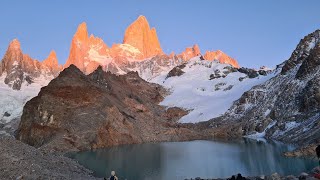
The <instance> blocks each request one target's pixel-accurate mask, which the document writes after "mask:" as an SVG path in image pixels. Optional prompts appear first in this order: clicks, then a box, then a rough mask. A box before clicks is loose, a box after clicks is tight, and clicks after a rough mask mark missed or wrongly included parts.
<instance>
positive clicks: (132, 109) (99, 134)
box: [16, 65, 204, 151]
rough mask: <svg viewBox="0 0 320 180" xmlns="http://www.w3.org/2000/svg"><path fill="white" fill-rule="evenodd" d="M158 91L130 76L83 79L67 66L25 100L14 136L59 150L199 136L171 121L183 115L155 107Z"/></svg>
mask: <svg viewBox="0 0 320 180" xmlns="http://www.w3.org/2000/svg"><path fill="white" fill-rule="evenodd" d="M162 92H163V93H164V89H163V88H162V87H161V86H159V85H156V84H150V83H148V82H146V81H144V80H142V79H141V78H140V77H139V76H138V74H137V73H135V72H129V73H128V74H126V75H123V76H117V75H114V74H111V73H106V72H105V71H103V70H102V68H101V67H99V68H98V69H97V70H96V71H94V72H93V73H91V74H89V75H84V74H83V73H82V72H81V71H80V70H79V69H78V68H76V66H74V65H71V66H70V67H68V68H66V69H65V70H63V71H62V72H61V73H60V75H59V76H58V77H57V78H56V79H54V80H52V81H51V82H50V83H49V85H48V86H46V87H43V88H42V89H41V91H40V93H39V95H38V96H37V97H35V98H33V99H31V100H30V101H29V102H27V104H26V105H25V107H24V110H23V115H22V117H21V122H20V125H19V128H18V130H17V136H16V137H17V139H19V140H21V141H23V142H25V143H28V144H30V145H32V146H35V147H41V146H42V147H44V148H47V149H49V150H59V151H68V150H79V149H90V148H100V147H107V146H114V145H120V144H132V143H142V142H153V141H181V140H190V139H200V138H204V135H201V134H200V133H197V132H195V131H194V130H191V129H189V128H185V127H182V126H179V125H178V124H176V123H175V121H176V119H178V118H179V117H177V116H182V115H185V113H182V112H178V111H177V110H175V112H174V113H173V111H171V110H170V112H167V111H166V110H165V108H164V107H162V106H159V105H157V104H158V103H159V102H160V101H161V100H162V99H163V97H162V94H161V93H162Z"/></svg>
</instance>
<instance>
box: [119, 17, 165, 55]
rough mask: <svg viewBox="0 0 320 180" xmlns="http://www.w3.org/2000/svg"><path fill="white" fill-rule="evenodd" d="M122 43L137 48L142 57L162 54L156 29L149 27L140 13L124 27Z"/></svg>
mask: <svg viewBox="0 0 320 180" xmlns="http://www.w3.org/2000/svg"><path fill="white" fill-rule="evenodd" d="M123 44H130V45H131V46H133V47H136V48H137V49H139V51H140V52H141V53H142V54H143V58H149V57H153V56H155V55H158V54H163V51H162V49H161V46H160V42H159V40H158V36H157V32H156V29H155V28H152V29H150V26H149V23H148V21H147V18H146V17H144V16H142V15H140V16H139V17H138V19H137V20H135V21H134V22H133V23H132V24H130V26H129V27H128V28H127V29H126V31H125V35H124V39H123Z"/></svg>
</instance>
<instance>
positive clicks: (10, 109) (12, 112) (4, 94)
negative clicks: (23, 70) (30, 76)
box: [0, 75, 49, 124]
mask: <svg viewBox="0 0 320 180" xmlns="http://www.w3.org/2000/svg"><path fill="white" fill-rule="evenodd" d="M5 77H6V76H5V75H2V76H1V77H0V92H1V93H0V99H1V101H0V124H8V123H10V122H11V121H12V120H16V119H20V117H21V115H22V110H23V107H24V105H25V103H26V102H27V101H29V100H30V99H31V98H33V97H35V96H37V94H38V93H39V91H40V89H41V87H43V86H45V85H47V84H48V82H49V80H47V79H46V78H45V77H43V76H41V77H39V78H37V79H34V80H33V81H34V83H32V84H28V83H25V84H23V85H22V86H21V90H19V91H17V90H13V89H12V88H10V87H9V86H8V85H6V84H5V83H4V78H5Z"/></svg>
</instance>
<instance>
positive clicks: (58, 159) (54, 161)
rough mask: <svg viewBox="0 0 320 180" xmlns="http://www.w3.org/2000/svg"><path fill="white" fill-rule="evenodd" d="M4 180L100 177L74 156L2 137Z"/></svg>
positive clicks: (0, 162)
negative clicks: (54, 153)
mask: <svg viewBox="0 0 320 180" xmlns="http://www.w3.org/2000/svg"><path fill="white" fill-rule="evenodd" d="M0 144H1V146H0V179H48V178H50V179H96V178H95V177H93V176H92V175H91V172H90V171H89V170H87V169H85V168H84V167H82V166H81V165H79V164H78V163H76V162H75V161H73V160H72V159H69V158H67V157H63V156H59V155H53V154H52V153H45V152H42V151H40V150H39V149H36V148H34V147H32V146H29V145H27V144H24V143H22V142H20V141H17V140H15V139H14V138H12V137H1V138H0Z"/></svg>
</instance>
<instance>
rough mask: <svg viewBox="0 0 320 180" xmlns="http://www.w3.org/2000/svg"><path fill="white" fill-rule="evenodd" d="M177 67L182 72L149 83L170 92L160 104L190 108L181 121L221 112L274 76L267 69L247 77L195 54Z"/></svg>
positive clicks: (207, 116) (204, 118)
mask: <svg viewBox="0 0 320 180" xmlns="http://www.w3.org/2000/svg"><path fill="white" fill-rule="evenodd" d="M181 70H182V71H183V72H184V73H183V74H182V75H181V76H172V77H167V74H168V73H162V74H161V75H159V76H157V77H155V78H153V79H152V80H151V82H154V83H158V84H161V85H163V86H165V87H166V88H168V89H169V90H170V91H171V94H170V95H168V96H167V97H166V98H165V99H164V101H162V102H161V105H164V106H168V107H175V106H176V107H181V108H184V109H186V110H190V112H189V114H188V115H186V116H184V117H182V118H181V119H180V122H182V123H189V122H192V123H195V122H200V121H207V120H210V119H211V118H214V117H218V116H220V115H222V114H223V113H225V112H226V111H227V110H228V109H229V108H230V106H231V105H232V103H233V101H235V100H237V99H239V98H240V97H241V95H242V94H243V93H244V92H245V91H248V90H249V89H251V88H252V87H253V86H255V85H258V84H260V83H263V82H265V81H267V80H268V79H270V78H271V77H273V76H275V73H274V72H273V71H269V72H268V73H266V75H265V76H262V75H258V76H257V77H255V78H248V76H247V74H245V73H240V72H239V71H238V70H237V69H235V68H232V67H231V66H230V65H226V64H220V63H218V62H217V61H206V60H201V59H200V57H199V56H198V57H195V58H192V59H191V60H190V61H188V62H187V63H186V64H185V67H184V68H182V69H181ZM219 76H221V77H219ZM224 76H225V77H224ZM210 79H211V80H210Z"/></svg>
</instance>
